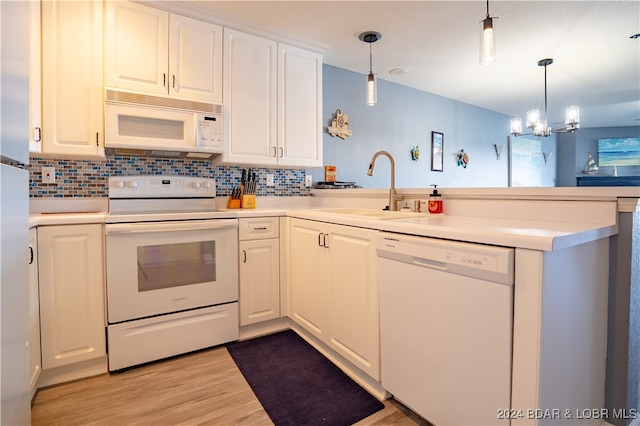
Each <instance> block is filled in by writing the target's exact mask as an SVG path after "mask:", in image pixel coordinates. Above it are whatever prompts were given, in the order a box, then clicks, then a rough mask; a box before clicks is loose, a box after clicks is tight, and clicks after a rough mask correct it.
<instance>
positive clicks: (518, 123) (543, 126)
mask: <svg viewBox="0 0 640 426" xmlns="http://www.w3.org/2000/svg"><path fill="white" fill-rule="evenodd" d="M551 64H553V59H551V58H547V59H540V60H539V61H538V66H539V67H544V117H543V116H541V115H540V110H537V109H532V110H530V111H527V127H528V128H529V129H531V131H532V132H531V133H526V134H527V135H534V136H545V137H546V136H550V135H551V133H557V132H564V133H572V132H575V131H576V130H578V129H579V128H580V108H579V107H577V106H570V107H567V108H566V110H565V121H564V127H561V128H559V129H552V128H551V127H549V126H548V125H547V66H549V65H551ZM511 134H512V135H514V136H520V135H522V119H520V118H512V119H511Z"/></svg>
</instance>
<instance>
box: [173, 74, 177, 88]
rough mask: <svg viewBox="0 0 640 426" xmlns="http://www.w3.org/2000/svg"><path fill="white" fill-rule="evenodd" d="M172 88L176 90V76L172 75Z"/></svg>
mask: <svg viewBox="0 0 640 426" xmlns="http://www.w3.org/2000/svg"><path fill="white" fill-rule="evenodd" d="M172 77H173V88H174V89H175V88H176V75H175V74H174V75H173V76H172Z"/></svg>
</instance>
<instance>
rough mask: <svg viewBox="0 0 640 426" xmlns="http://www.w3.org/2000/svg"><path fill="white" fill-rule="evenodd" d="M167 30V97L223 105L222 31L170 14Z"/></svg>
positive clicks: (209, 25) (200, 22) (208, 24)
mask: <svg viewBox="0 0 640 426" xmlns="http://www.w3.org/2000/svg"><path fill="white" fill-rule="evenodd" d="M169 28H170V31H169V32H170V43H169V74H170V80H169V83H170V87H169V93H170V94H172V95H175V96H179V97H180V98H182V99H199V100H203V101H206V102H215V103H222V27H220V26H218V25H214V24H210V23H208V22H203V21H198V20H196V19H192V18H187V17H185V16H180V15H174V14H171V15H170V17H169Z"/></svg>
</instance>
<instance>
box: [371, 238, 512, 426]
mask: <svg viewBox="0 0 640 426" xmlns="http://www.w3.org/2000/svg"><path fill="white" fill-rule="evenodd" d="M377 252H378V279H379V284H380V339H381V340H380V342H381V375H382V386H383V387H384V388H385V389H386V390H387V391H389V392H390V393H392V394H393V395H394V397H395V398H396V399H398V400H399V401H401V402H402V403H403V404H405V405H406V406H408V407H409V408H411V409H412V410H413V411H415V412H416V413H418V414H420V415H421V416H422V417H424V418H425V419H426V420H428V421H429V422H431V423H433V424H435V425H499V424H509V420H508V417H509V411H508V410H509V408H510V406H511V353H512V333H513V277H514V266H513V265H514V250H513V249H510V248H504V247H495V246H488V245H482V244H472V243H461V242H456V241H448V240H438V239H433V238H426V237H414V236H409V235H400V234H391V233H385V232H381V233H380V235H379V237H378V244H377Z"/></svg>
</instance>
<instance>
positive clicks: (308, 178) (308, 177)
mask: <svg viewBox="0 0 640 426" xmlns="http://www.w3.org/2000/svg"><path fill="white" fill-rule="evenodd" d="M311 185H313V178H312V177H311V175H304V186H306V187H307V188H310V187H311Z"/></svg>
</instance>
